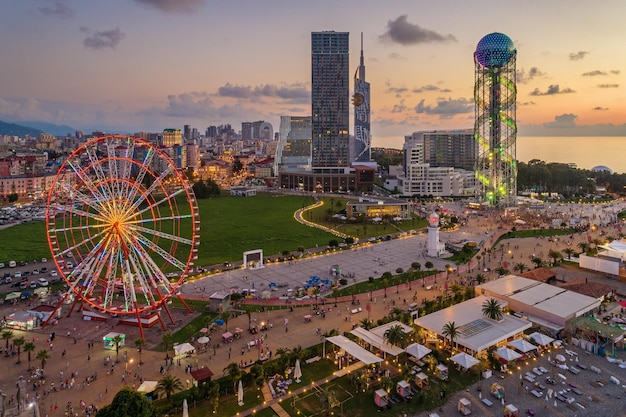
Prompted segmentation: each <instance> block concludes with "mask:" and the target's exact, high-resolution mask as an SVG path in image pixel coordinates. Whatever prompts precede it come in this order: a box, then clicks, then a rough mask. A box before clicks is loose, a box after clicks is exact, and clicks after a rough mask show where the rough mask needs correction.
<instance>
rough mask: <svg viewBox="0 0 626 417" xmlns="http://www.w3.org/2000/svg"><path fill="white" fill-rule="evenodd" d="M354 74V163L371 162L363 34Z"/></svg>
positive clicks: (368, 92) (368, 99)
mask: <svg viewBox="0 0 626 417" xmlns="http://www.w3.org/2000/svg"><path fill="white" fill-rule="evenodd" d="M359 62H360V64H359V68H358V70H357V72H356V74H354V96H353V98H352V104H354V139H355V146H354V148H355V149H354V151H355V152H354V161H355V162H369V161H370V160H371V159H372V157H371V156H372V155H371V151H370V150H371V147H370V143H371V134H370V83H368V82H367V81H365V62H364V59H363V34H362V33H361V60H360V61H359Z"/></svg>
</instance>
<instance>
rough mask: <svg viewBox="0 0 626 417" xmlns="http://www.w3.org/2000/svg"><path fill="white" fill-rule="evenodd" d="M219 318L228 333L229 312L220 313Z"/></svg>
mask: <svg viewBox="0 0 626 417" xmlns="http://www.w3.org/2000/svg"><path fill="white" fill-rule="evenodd" d="M220 318H221V319H222V320H224V330H225V331H228V319H230V311H229V310H226V311H222V314H220Z"/></svg>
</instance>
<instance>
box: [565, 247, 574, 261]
mask: <svg viewBox="0 0 626 417" xmlns="http://www.w3.org/2000/svg"><path fill="white" fill-rule="evenodd" d="M563 253H564V254H566V255H567V259H572V255H573V254H575V253H576V251H575V250H574V249H572V248H565V249H563Z"/></svg>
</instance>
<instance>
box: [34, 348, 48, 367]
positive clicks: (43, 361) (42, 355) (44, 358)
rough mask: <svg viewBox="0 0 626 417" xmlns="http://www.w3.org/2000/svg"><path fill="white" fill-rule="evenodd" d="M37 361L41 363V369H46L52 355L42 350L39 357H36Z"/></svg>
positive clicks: (38, 353)
mask: <svg viewBox="0 0 626 417" xmlns="http://www.w3.org/2000/svg"><path fill="white" fill-rule="evenodd" d="M35 359H37V360H38V361H41V369H44V368H45V366H46V361H47V360H48V359H50V354H49V353H48V351H47V350H45V349H42V350H40V351H39V352H37V356H35Z"/></svg>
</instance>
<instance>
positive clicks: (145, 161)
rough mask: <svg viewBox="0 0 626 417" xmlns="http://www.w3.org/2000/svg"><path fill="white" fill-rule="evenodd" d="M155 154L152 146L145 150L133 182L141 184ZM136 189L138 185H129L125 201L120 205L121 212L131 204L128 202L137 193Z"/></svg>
mask: <svg viewBox="0 0 626 417" xmlns="http://www.w3.org/2000/svg"><path fill="white" fill-rule="evenodd" d="M155 154H156V152H154V150H153V149H152V148H148V150H147V151H146V155H145V157H144V158H143V162H142V164H141V166H140V168H139V172H138V173H137V177H136V179H135V184H143V179H144V178H145V176H146V174H147V173H148V172H149V171H150V164H151V163H152V160H153V159H154V155H155ZM125 184H126V183H125ZM137 189H138V187H130V191H129V192H128V193H126V195H127V197H125V201H126V203H124V205H123V207H122V211H123V212H128V210H129V208H130V206H131V204H130V202H131V201H133V200H134V199H135V197H136V195H137Z"/></svg>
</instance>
